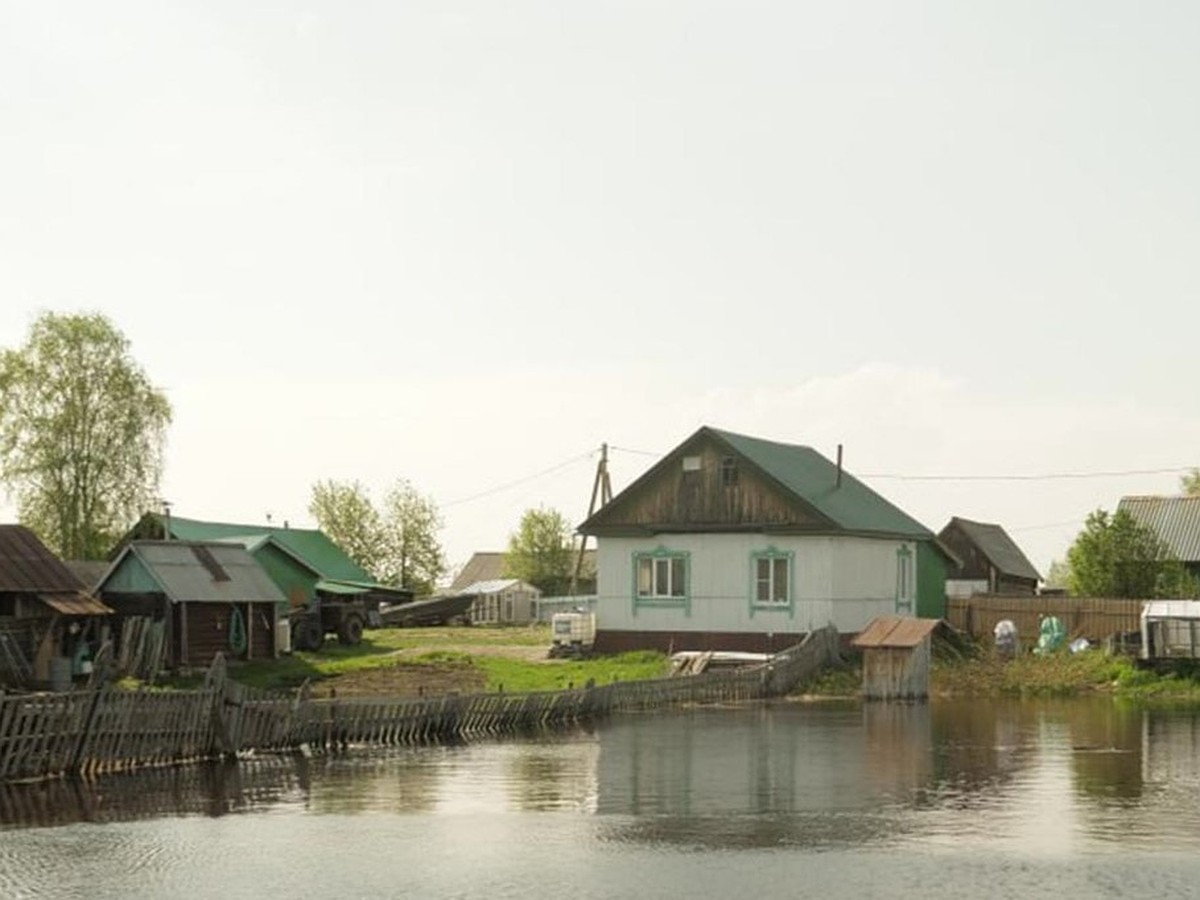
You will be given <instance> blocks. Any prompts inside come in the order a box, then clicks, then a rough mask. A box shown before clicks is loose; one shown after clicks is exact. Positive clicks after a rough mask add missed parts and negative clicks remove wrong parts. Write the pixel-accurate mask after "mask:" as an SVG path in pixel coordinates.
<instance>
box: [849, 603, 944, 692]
mask: <svg viewBox="0 0 1200 900" xmlns="http://www.w3.org/2000/svg"><path fill="white" fill-rule="evenodd" d="M940 624H941V620H940V619H913V618H908V617H902V616H879V617H878V618H876V619H872V620H871V622H870V624H868V625H867V627H866V628H864V629H863V630H862V632H861V633H860V634H859V635H858V637H856V638H855V639H854V640H853V641H852V642H851V645H852V646H854V647H857V648H859V649H860V650H862V651H863V687H862V694H863V697H864V698H865V699H867V700H924V699H926V698H927V697H928V696H929V672H930V668H931V660H932V650H931V645H932V637H931V636H932V634H933V632H934V630H935V629H936V628H937V627H938V625H940Z"/></svg>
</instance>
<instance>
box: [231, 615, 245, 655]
mask: <svg viewBox="0 0 1200 900" xmlns="http://www.w3.org/2000/svg"><path fill="white" fill-rule="evenodd" d="M229 649H230V650H231V651H232V652H233V655H234V656H241V655H242V654H243V653H245V652H246V620H245V619H244V618H242V611H241V610H240V609H238V608H237V607H236V606H235V607H234V608H233V612H232V613H231V614H230V616H229Z"/></svg>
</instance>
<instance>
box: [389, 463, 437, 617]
mask: <svg viewBox="0 0 1200 900" xmlns="http://www.w3.org/2000/svg"><path fill="white" fill-rule="evenodd" d="M383 508H384V515H383V519H384V527H385V531H386V535H387V547H388V560H387V566H386V568H385V575H386V577H387V578H388V579H389V580H390V581H391V582H392V583H394V584H399V585H402V586H403V587H406V588H408V589H410V590H412V591H415V592H416V593H418V594H431V593H433V589H434V587H435V586H436V585H437V582H438V579H439V578H441V577H442V575H443V573H445V571H446V557H445V554H444V553H443V552H442V545H441V543H440V542H439V541H438V537H437V534H438V531H440V530H441V528H442V517H441V514H440V513H439V512H438V508H437V504H435V503H434V502H433V500H432V498H430V497H426V496H424V495H422V494H421V493H420V492H419V491H418V490H417V489H416V488H414V487H413V486H412V485H411V484H410V483H409V482H407V481H405V480H403V479H401V480H400V481H397V482H396V484H395V485H394V486H393V487H392V489H391V490H390V491H388V493H387V496H386V497H384V500H383Z"/></svg>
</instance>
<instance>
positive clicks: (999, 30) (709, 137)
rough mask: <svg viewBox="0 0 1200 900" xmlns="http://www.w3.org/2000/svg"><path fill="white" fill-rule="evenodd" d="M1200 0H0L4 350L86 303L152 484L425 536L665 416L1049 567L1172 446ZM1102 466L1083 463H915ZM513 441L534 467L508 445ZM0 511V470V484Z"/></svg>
mask: <svg viewBox="0 0 1200 900" xmlns="http://www.w3.org/2000/svg"><path fill="white" fill-rule="evenodd" d="M1197 33H1200V7H1198V6H1196V5H1195V4H1179V3H1165V2H1146V3H1139V4H1130V3H1110V2H1103V0H1088V2H1069V0H1063V2H1057V3H1054V4H1045V3H1033V2H1013V0H1005V2H978V3H971V4H963V3H958V2H923V3H911V4H896V3H892V2H881V0H876V2H871V0H865V2H852V3H844V4H831V3H784V2H775V3H755V2H738V3H711V2H701V0H688V2H675V0H672V2H654V0H638V2H636V3H622V2H592V3H586V4H585V3H562V2H499V0H479V2H455V0H438V2H428V3H421V2H408V3H395V2H387V3H383V2H380V3H370V2H357V3H353V4H346V3H334V2H328V3H324V2H303V0H299V2H294V3H256V2H242V0H239V2H212V0H208V2H192V3H187V2H162V0H154V2H150V0H147V2H142V3H129V2H119V0H114V2H109V3H104V4H95V3H88V2H49V0H33V2H21V0H0V346H3V347H16V346H18V345H19V344H20V343H22V342H23V340H24V338H25V335H26V333H27V331H28V328H29V326H30V324H31V323H32V321H33V320H34V318H35V317H36V316H37V315H38V314H39V313H40V312H42V311H46V310H52V311H56V312H69V311H99V312H102V313H104V314H105V315H107V316H108V317H109V318H110V319H111V320H112V321H113V322H114V324H116V326H117V327H118V328H120V329H121V330H122V331H123V332H124V333H125V335H126V336H127V337H128V338H129V339H130V341H131V342H132V352H133V355H134V356H135V357H136V358H137V360H138V361H139V363H140V364H141V365H142V366H143V367H144V369H145V371H146V372H147V374H148V375H149V377H150V379H151V380H152V381H153V382H154V383H155V384H156V385H158V386H159V387H161V388H162V389H163V390H164V391H165V393H166V394H167V396H168V398H169V399H170V401H171V403H172V405H173V408H174V422H173V424H172V426H171V428H170V431H169V436H168V446H167V452H166V470H165V475H164V480H163V484H162V493H163V496H164V497H165V498H167V499H169V500H170V501H171V502H172V504H173V508H174V511H175V512H176V513H177V514H178V515H183V516H188V517H194V518H205V519H217V520H226V521H243V522H264V521H266V517H267V516H271V517H272V520H273V521H276V522H280V521H284V520H286V521H289V522H290V523H292V524H295V525H311V524H312V519H311V517H310V515H309V513H308V512H307V505H308V499H309V493H310V489H311V486H312V484H313V483H314V482H315V481H317V480H320V479H327V478H334V479H345V480H358V481H360V482H362V483H363V484H364V485H366V486H367V487H368V488H369V489H370V490H371V491H372V493H373V494H374V495H375V496H376V497H377V498H378V497H380V496H381V495H382V494H383V492H384V491H385V490H386V489H387V488H388V486H389V485H391V484H392V483H393V482H394V481H395V480H396V479H399V478H405V479H408V480H409V481H411V482H412V483H413V484H414V485H415V486H416V487H417V488H418V489H419V490H421V491H422V492H423V493H426V494H427V495H429V496H431V497H432V498H434V499H435V500H436V501H437V502H438V504H439V505H440V507H441V509H442V513H443V517H444V520H445V526H444V529H443V531H442V533H441V537H442V540H443V544H444V546H445V549H446V552H447V556H448V558H449V560H450V561H451V563H452V564H460V563H462V562H464V561H465V560H466V559H467V558H468V557H469V556H470V554H471V553H472V552H473V551H475V550H498V549H502V548H503V547H504V545H505V543H506V540H507V537H508V535H509V534H510V532H512V531H513V530H514V529H515V527H516V525H517V523H518V521H519V519H520V516H521V514H522V512H523V511H524V510H525V509H527V508H530V507H538V506H544V507H552V508H556V509H559V510H561V511H562V512H563V513H564V514H566V516H567V517H568V519H569V520H571V521H573V522H579V521H581V520H582V519H583V518H584V515H585V514H586V512H587V506H588V501H589V498H590V492H591V486H592V479H593V474H594V470H595V464H596V456H597V453H598V449H599V447H600V445H601V444H602V443H605V442H607V443H609V444H610V445H611V446H613V447H614V448H621V449H614V450H613V451H612V453H611V463H610V468H611V472H612V478H613V483H614V487H615V488H616V489H617V490H620V489H621V488H622V487H623V486H625V485H627V484H628V483H630V481H632V480H633V479H634V478H635V477H637V475H639V474H640V473H641V472H643V471H644V470H645V469H646V468H647V467H648V466H650V465H651V464H653V462H654V461H655V458H656V457H657V456H658V455H659V454H663V453H666V452H667V451H669V450H670V449H671V448H673V447H674V446H675V445H677V444H678V443H680V442H681V441H682V440H683V439H685V438H686V437H687V436H688V435H689V434H691V433H692V432H693V431H694V430H695V429H696V428H698V427H699V426H701V425H705V424H707V425H713V426H716V427H719V428H725V429H728V430H733V431H741V432H744V433H748V434H753V435H756V436H759V437H763V438H769V439H773V440H780V441H786V442H791V443H800V444H806V445H809V446H812V447H814V448H815V449H817V450H819V451H821V452H823V453H825V455H827V456H830V457H832V456H834V455H835V454H836V447H837V445H838V444H839V443H841V444H843V445H844V446H845V461H846V467H847V469H848V470H849V471H850V472H852V473H854V474H856V475H859V476H860V477H863V478H864V480H865V481H867V482H868V483H869V484H871V485H872V486H873V487H874V488H875V489H876V490H878V491H879V492H880V493H882V494H883V495H884V496H886V497H888V498H889V499H890V500H892V501H893V502H895V503H896V504H898V505H899V506H901V507H902V508H903V509H905V510H906V511H907V512H909V513H910V514H911V515H913V516H915V517H916V518H917V519H919V520H920V521H922V522H923V523H924V524H925V525H927V526H928V527H930V528H932V529H934V530H937V529H940V528H941V526H942V525H943V524H944V523H945V522H946V521H947V520H948V519H949V518H950V517H951V516H952V515H959V516H964V517H967V518H974V519H979V520H983V521H994V522H999V523H1001V524H1003V525H1004V526H1005V527H1006V528H1007V529H1009V531H1010V533H1011V534H1012V536H1013V537H1014V538H1015V539H1016V540H1017V541H1018V543H1019V544H1021V546H1022V547H1023V548H1024V549H1025V550H1026V552H1027V554H1028V555H1029V556H1030V558H1031V559H1032V561H1033V562H1034V564H1035V566H1037V567H1039V569H1041V570H1042V571H1043V573H1044V572H1045V570H1046V568H1047V566H1048V565H1049V563H1050V561H1051V559H1054V558H1058V557H1062V556H1063V555H1064V553H1065V551H1066V548H1067V547H1068V546H1069V545H1070V543H1071V541H1072V539H1073V537H1074V535H1075V534H1076V533H1077V532H1078V530H1079V528H1080V526H1081V524H1082V521H1083V519H1084V518H1085V517H1086V515H1087V514H1088V512H1089V511H1090V510H1093V509H1095V508H1097V507H1103V508H1107V509H1111V508H1113V507H1115V506H1116V503H1117V501H1118V500H1119V498H1120V497H1121V496H1122V495H1123V494H1133V493H1172V492H1174V491H1175V490H1176V489H1177V486H1178V482H1179V474H1180V470H1181V469H1183V468H1185V467H1188V466H1191V465H1198V464H1200V415H1198V413H1200V399H1198V397H1197V390H1196V385H1197V383H1198V382H1200V354H1197V353H1195V352H1194V348H1195V346H1196V337H1195V336H1196V335H1197V333H1200V303H1197V301H1196V298H1197V295H1198V293H1200V291H1198V288H1200V254H1198V253H1197V248H1198V247H1200V167H1197V166H1196V164H1195V161H1196V160H1197V159H1200V104H1197V103H1196V100H1195V98H1196V96H1197V94H1198V93H1200V55H1198V54H1196V53H1195V48H1194V37H1195V35H1196V34H1197ZM1111 472H1137V473H1140V474H1131V475H1122V476H1115V475H1104V476H1103V477H1086V478H1052V479H1047V478H1039V479H1028V480H989V479H975V480H944V479H942V480H925V479H912V478H911V477H909V478H904V479H900V478H895V477H885V476H895V475H904V476H963V475H971V476H981V475H982V476H996V475H1008V476H1012V475H1020V476H1030V475H1048V474H1075V475H1080V474H1083V475H1095V474H1096V473H1111ZM535 476H536V477H535ZM14 515H15V512H14V509H13V505H12V503H11V501H5V500H2V499H0V518H12V517H13V516H14Z"/></svg>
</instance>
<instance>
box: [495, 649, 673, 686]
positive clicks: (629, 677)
mask: <svg viewBox="0 0 1200 900" xmlns="http://www.w3.org/2000/svg"><path fill="white" fill-rule="evenodd" d="M474 662H475V664H476V665H478V666H480V667H481V668H483V669H484V670H485V671H486V672H487V676H488V680H487V689H488V690H489V691H496V690H500V689H501V688H503V690H505V691H517V692H521V691H557V690H562V689H564V688H569V687H583V686H584V685H585V684H587V682H588V681H589V680H591V681H594V682H595V683H596V684H597V685H601V684H611V683H612V682H614V681H641V680H644V679H647V678H662V677H663V676H665V675H666V674H667V673H668V671H669V666H668V664H667V658H666V656H664V655H663V654H661V653H655V652H652V651H638V652H633V653H622V654H619V655H617V656H597V657H593V658H591V659H580V660H563V661H559V662H555V663H553V664H550V665H546V664H544V663H529V662H523V661H521V660H515V659H504V658H502V657H498V656H481V657H476V658H475V659H474Z"/></svg>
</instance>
